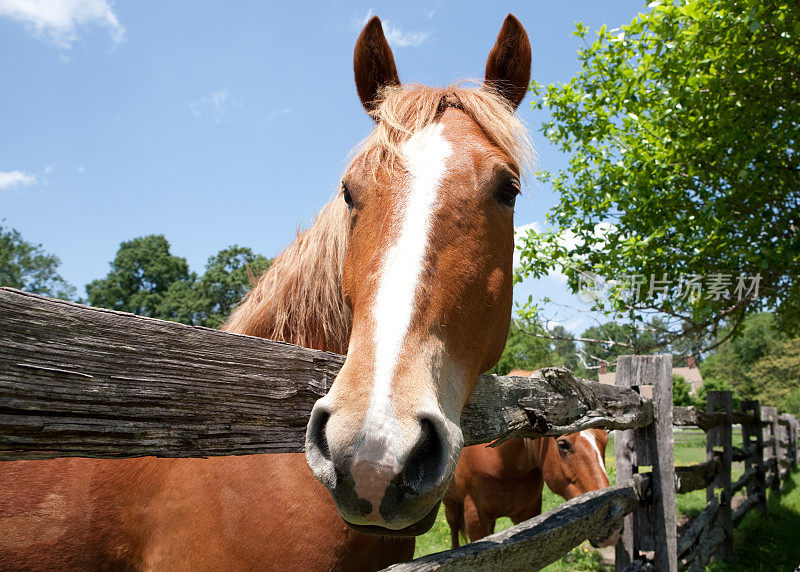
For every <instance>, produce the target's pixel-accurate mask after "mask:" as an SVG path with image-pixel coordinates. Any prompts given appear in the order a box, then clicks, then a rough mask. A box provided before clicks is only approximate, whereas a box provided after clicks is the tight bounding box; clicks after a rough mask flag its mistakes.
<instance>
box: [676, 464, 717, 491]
mask: <svg viewBox="0 0 800 572" xmlns="http://www.w3.org/2000/svg"><path fill="white" fill-rule="evenodd" d="M722 463H723V461H722V455H721V454H717V455H714V457H713V458H711V459H710V460H708V461H706V462H705V463H700V464H699V465H690V466H686V467H675V475H676V476H677V477H678V485H677V488H676V492H677V493H678V494H683V493H688V492H691V491H697V490H700V489H704V488H706V487H707V486H708V485H709V484H711V483H713V482H714V480H715V479H716V478H717V475H719V473H720V471H721V470H722V466H723V465H722Z"/></svg>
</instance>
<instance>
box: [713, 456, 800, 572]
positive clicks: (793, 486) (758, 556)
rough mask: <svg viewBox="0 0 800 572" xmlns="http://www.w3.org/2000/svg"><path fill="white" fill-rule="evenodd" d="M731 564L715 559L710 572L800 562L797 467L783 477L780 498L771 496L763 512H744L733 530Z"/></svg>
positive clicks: (755, 571)
mask: <svg viewBox="0 0 800 572" xmlns="http://www.w3.org/2000/svg"><path fill="white" fill-rule="evenodd" d="M733 550H734V560H733V563H732V564H727V563H724V562H715V563H713V564H712V565H711V566H709V567H708V570H712V571H713V572H761V571H766V570H770V571H771V570H787V571H791V570H795V568H796V567H797V566H798V565H800V471H794V473H793V474H792V475H791V476H790V477H789V479H788V480H787V481H786V484H785V488H784V490H783V493H782V494H781V496H780V498H776V497H771V498H770V499H769V503H768V507H767V515H766V516H764V515H762V514H761V513H760V512H759V511H758V510H757V509H753V510H751V511H750V512H749V513H747V516H746V517H745V518H744V520H743V521H742V522H741V524H739V526H738V527H736V532H735V533H734V543H733Z"/></svg>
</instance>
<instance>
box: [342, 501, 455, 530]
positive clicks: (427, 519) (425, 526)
mask: <svg viewBox="0 0 800 572" xmlns="http://www.w3.org/2000/svg"><path fill="white" fill-rule="evenodd" d="M439 504H440V503H438V502H437V503H436V504H435V505H434V507H433V508H432V509H431V510H430V512H429V513H428V514H426V515H425V516H424V517H422V518H421V519H420V520H418V521H417V522H415V523H414V524H410V525H408V526H406V527H403V528H398V529H397V530H392V529H391V528H384V527H383V526H377V525H374V524H353V523H352V522H347V521H346V520H345V522H346V523H347V526H349V527H350V528H352V529H353V530H355V531H357V532H360V533H362V534H374V535H377V536H419V535H420V534H425V533H426V532H428V531H429V530H430V529H431V527H433V523H434V522H436V515H437V514H439Z"/></svg>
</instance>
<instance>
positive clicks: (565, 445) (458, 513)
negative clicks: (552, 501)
mask: <svg viewBox="0 0 800 572" xmlns="http://www.w3.org/2000/svg"><path fill="white" fill-rule="evenodd" d="M530 374H531V372H530V371H523V370H513V371H511V372H510V373H509V375H520V376H525V377H527V376H529V375H530ZM607 443H608V436H607V435H606V432H605V431H603V430H602V429H588V430H585V431H581V432H580V433H574V434H572V435H563V436H561V437H558V438H557V439H556V438H554V437H543V438H540V439H527V438H512V439H509V440H508V441H506V442H504V443H502V444H501V445H499V446H497V447H487V446H486V445H474V446H472V447H465V448H464V449H463V450H462V451H461V458H460V459H459V461H458V468H457V469H456V473H455V476H454V477H453V480H452V481H451V483H450V488H449V489H448V491H447V494H446V495H445V497H444V505H445V515H446V517H447V523H448V524H449V525H450V539H451V542H452V545H453V548H456V547H457V546H458V545H459V533H462V532H463V533H465V534H466V535H467V537H468V538H469V540H470V541H471V542H474V541H476V540H478V539H481V538H483V537H484V536H487V535H489V534H491V533H492V532H494V526H495V521H496V520H497V519H498V518H500V517H501V516H507V517H509V518H510V519H511V520H512V522H513V523H514V524H518V523H520V522H522V521H525V520H528V519H530V518H533V517H534V516H538V515H540V514H541V513H542V491H543V489H544V484H545V483H546V484H547V486H548V487H549V488H550V490H552V491H553V492H554V493H556V494H558V495H560V496H562V497H564V498H565V499H566V500H569V499H572V498H575V497H577V496H579V495H582V494H583V493H586V492H589V491H594V490H598V489H602V488H605V487H607V486H608V484H609V483H608V475H607V473H606V468H605V450H606V444H607ZM613 542H616V537H615V536H614V535H612V538H611V539H608V540H605V541H599V542H597V544H602V545H604V546H605V545H608V544H610V543H613Z"/></svg>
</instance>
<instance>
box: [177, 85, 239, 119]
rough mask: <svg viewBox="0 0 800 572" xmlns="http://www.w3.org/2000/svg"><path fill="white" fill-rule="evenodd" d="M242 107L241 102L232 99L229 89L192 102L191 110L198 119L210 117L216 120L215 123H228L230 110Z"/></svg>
mask: <svg viewBox="0 0 800 572" xmlns="http://www.w3.org/2000/svg"><path fill="white" fill-rule="evenodd" d="M241 106H242V102H241V100H236V99H233V98H231V94H230V92H229V91H228V90H227V89H220V90H217V91H215V92H214V93H212V94H211V95H207V96H206V97H201V98H200V99H198V100H195V101H192V102H191V103H190V104H189V109H191V110H192V113H194V115H195V116H196V117H202V116H205V115H210V116H211V117H212V118H213V119H214V123H226V122H227V121H229V119H228V113H229V111H230V109H231V108H234V107H241Z"/></svg>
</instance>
